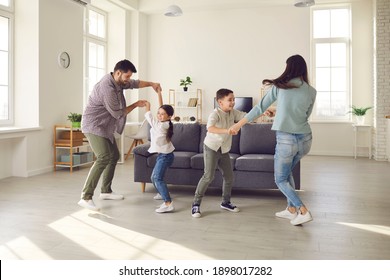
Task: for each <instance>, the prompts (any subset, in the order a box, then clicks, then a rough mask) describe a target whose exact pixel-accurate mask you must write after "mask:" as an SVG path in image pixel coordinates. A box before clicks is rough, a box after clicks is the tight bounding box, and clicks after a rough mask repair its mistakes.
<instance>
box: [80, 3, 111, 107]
mask: <svg viewBox="0 0 390 280" xmlns="http://www.w3.org/2000/svg"><path fill="white" fill-rule="evenodd" d="M86 17H87V20H86V22H87V24H86V28H85V31H86V32H85V38H86V40H85V42H86V43H85V50H86V56H85V57H86V77H87V79H86V98H87V97H88V96H89V94H90V93H91V92H92V89H93V87H94V85H95V84H96V83H97V82H98V81H99V80H100V79H101V78H102V77H103V75H104V74H105V73H106V65H107V63H106V57H107V56H106V50H107V36H106V33H107V32H106V30H107V15H106V14H105V13H104V12H102V11H100V10H97V9H95V8H91V7H88V8H87V10H86ZM86 100H87V99H85V101H86Z"/></svg>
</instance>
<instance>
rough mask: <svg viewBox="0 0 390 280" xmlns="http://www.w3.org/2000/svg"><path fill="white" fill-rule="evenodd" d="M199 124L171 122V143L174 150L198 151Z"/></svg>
mask: <svg viewBox="0 0 390 280" xmlns="http://www.w3.org/2000/svg"><path fill="white" fill-rule="evenodd" d="M199 138H200V125H199V124H198V123H186V124H184V123H175V124H173V136H172V144H173V146H175V151H187V152H195V153H197V152H198V151H199Z"/></svg>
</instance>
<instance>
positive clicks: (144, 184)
mask: <svg viewBox="0 0 390 280" xmlns="http://www.w3.org/2000/svg"><path fill="white" fill-rule="evenodd" d="M145 187H146V183H144V182H142V183H141V190H142V192H145Z"/></svg>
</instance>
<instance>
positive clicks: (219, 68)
mask: <svg viewBox="0 0 390 280" xmlns="http://www.w3.org/2000/svg"><path fill="white" fill-rule="evenodd" d="M286 14H288V17H285V16H284V15H286ZM148 23H149V27H148V28H149V37H148V39H149V40H148V47H149V53H148V54H149V55H148V57H147V59H148V70H149V72H148V74H149V78H151V79H156V78H158V79H160V81H161V83H162V86H163V88H164V89H165V92H167V91H168V89H169V88H179V80H180V79H181V78H184V77H185V76H187V75H189V76H191V77H192V79H193V82H194V83H193V84H192V85H191V88H193V89H195V88H202V89H203V90H204V99H203V103H204V107H203V116H202V119H207V117H208V114H209V113H210V112H211V110H212V108H213V97H214V96H215V92H216V91H217V90H218V89H219V88H222V87H225V88H230V89H232V90H233V91H234V92H235V95H236V96H253V97H254V98H255V101H258V100H259V94H260V87H261V81H262V80H263V79H264V78H273V77H275V76H276V75H279V74H281V72H282V71H283V70H284V66H285V61H286V59H287V57H289V56H290V55H293V54H297V53H299V54H301V55H302V56H304V57H305V58H306V59H307V60H308V61H309V59H310V57H309V55H310V45H309V38H310V37H309V10H308V9H296V8H294V7H290V6H285V7H283V6H282V7H264V8H261V9H236V10H220V11H205V12H194V13H186V14H184V15H183V16H182V17H178V18H169V17H164V16H163V15H153V16H149V21H148ZM286 45H287V46H290V47H289V48H286Z"/></svg>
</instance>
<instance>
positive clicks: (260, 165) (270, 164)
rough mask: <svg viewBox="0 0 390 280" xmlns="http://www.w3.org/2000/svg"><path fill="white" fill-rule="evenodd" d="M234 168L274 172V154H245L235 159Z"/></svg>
mask: <svg viewBox="0 0 390 280" xmlns="http://www.w3.org/2000/svg"><path fill="white" fill-rule="evenodd" d="M235 169H236V170H239V171H260V172H274V155H266V154H262V155H258V154H246V155H243V156H240V157H238V158H237V159H236V165H235Z"/></svg>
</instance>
